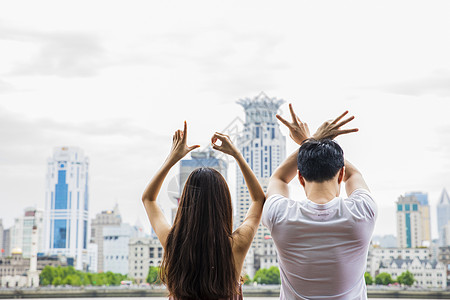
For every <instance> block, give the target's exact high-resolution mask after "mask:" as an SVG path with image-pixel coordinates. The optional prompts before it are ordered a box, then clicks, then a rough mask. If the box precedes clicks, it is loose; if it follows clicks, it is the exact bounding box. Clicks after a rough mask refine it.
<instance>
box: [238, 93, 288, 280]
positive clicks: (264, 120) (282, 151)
mask: <svg viewBox="0 0 450 300" xmlns="http://www.w3.org/2000/svg"><path fill="white" fill-rule="evenodd" d="M237 103H238V104H240V105H241V106H242V107H243V108H244V110H245V123H244V130H243V132H242V133H241V134H240V135H239V136H238V138H237V143H236V146H237V147H238V149H239V150H240V151H241V153H242V155H243V156H244V158H245V160H246V161H247V163H248V164H249V165H250V168H251V169H252V170H253V172H254V173H255V175H256V177H257V178H258V181H259V182H260V184H261V186H262V187H263V189H264V191H266V189H267V185H268V182H269V178H270V176H271V175H272V173H273V171H275V169H276V168H277V167H278V166H279V165H280V163H281V162H282V161H283V160H284V159H285V157H286V137H285V136H283V135H282V134H281V131H280V127H279V124H278V122H277V119H276V117H275V115H276V113H277V111H278V109H279V107H280V106H281V105H282V104H283V103H284V100H281V99H276V98H269V97H268V96H267V95H266V94H264V93H260V94H259V95H258V96H257V97H255V98H253V99H249V98H246V99H241V100H239V101H238V102H237ZM236 192H237V195H236V213H235V226H234V227H235V228H236V227H237V226H238V225H239V224H241V223H242V222H243V221H244V218H245V215H246V214H247V211H248V208H249V206H250V202H251V199H250V194H249V192H248V189H247V186H246V184H245V181H244V177H243V175H242V173H241V171H240V170H239V168H237V174H236ZM267 239H270V232H269V231H268V229H267V228H265V227H263V226H261V225H260V227H259V229H258V232H257V234H256V237H255V239H254V241H253V244H252V247H253V249H254V250H255V259H256V260H257V259H258V258H257V255H258V253H259V252H260V251H262V249H263V244H264V241H265V240H267ZM257 265H258V263H257V264H256V266H257ZM247 272H249V273H251V270H247Z"/></svg>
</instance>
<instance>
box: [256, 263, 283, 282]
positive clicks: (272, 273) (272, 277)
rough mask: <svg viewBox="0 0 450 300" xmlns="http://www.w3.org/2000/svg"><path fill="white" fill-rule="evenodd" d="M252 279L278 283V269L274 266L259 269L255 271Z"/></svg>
mask: <svg viewBox="0 0 450 300" xmlns="http://www.w3.org/2000/svg"><path fill="white" fill-rule="evenodd" d="M253 281H255V282H257V283H259V284H280V282H281V281H280V270H279V269H278V268H277V267H275V266H273V267H270V268H269V269H259V270H258V271H256V273H255V277H254V278H253Z"/></svg>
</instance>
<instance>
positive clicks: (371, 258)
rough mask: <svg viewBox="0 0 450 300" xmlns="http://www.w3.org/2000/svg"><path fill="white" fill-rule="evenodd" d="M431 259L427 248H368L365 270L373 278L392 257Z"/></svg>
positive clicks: (431, 256)
mask: <svg viewBox="0 0 450 300" xmlns="http://www.w3.org/2000/svg"><path fill="white" fill-rule="evenodd" d="M414 258H419V259H421V260H432V259H433V255H432V253H431V250H430V249H429V248H415V249H411V248H380V247H373V246H371V247H370V248H369V253H368V255H367V267H366V272H368V273H370V275H371V276H372V277H373V278H375V276H377V275H378V274H379V273H380V272H382V271H380V268H381V266H383V265H384V266H387V265H389V264H390V262H391V261H392V260H393V259H414Z"/></svg>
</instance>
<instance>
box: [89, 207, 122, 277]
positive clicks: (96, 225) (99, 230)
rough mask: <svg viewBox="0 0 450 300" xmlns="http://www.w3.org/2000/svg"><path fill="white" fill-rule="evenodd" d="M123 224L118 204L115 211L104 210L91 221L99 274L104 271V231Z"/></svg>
mask: <svg viewBox="0 0 450 300" xmlns="http://www.w3.org/2000/svg"><path fill="white" fill-rule="evenodd" d="M120 224H122V217H121V216H120V212H119V206H118V205H117V204H116V205H115V206H114V209H113V210H104V211H102V212H101V213H98V214H97V215H96V216H95V219H92V220H91V243H94V244H96V245H97V259H96V262H97V268H96V269H97V272H103V271H104V255H103V249H104V246H103V242H104V239H103V229H104V228H107V227H111V226H113V227H116V226H119V225H120ZM91 260H92V258H91Z"/></svg>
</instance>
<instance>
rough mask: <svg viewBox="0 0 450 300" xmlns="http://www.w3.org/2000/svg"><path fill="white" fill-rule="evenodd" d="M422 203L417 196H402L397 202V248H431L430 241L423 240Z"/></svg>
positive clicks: (424, 227) (424, 228)
mask: <svg viewBox="0 0 450 300" xmlns="http://www.w3.org/2000/svg"><path fill="white" fill-rule="evenodd" d="M419 206H420V202H419V200H418V199H417V198H416V197H415V196H400V197H399V198H398V201H397V247H398V248H417V247H422V246H429V245H430V242H431V241H430V240H423V236H424V235H423V234H422V231H423V230H426V226H424V224H423V223H422V222H423V217H422V214H421V210H420V209H419Z"/></svg>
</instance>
